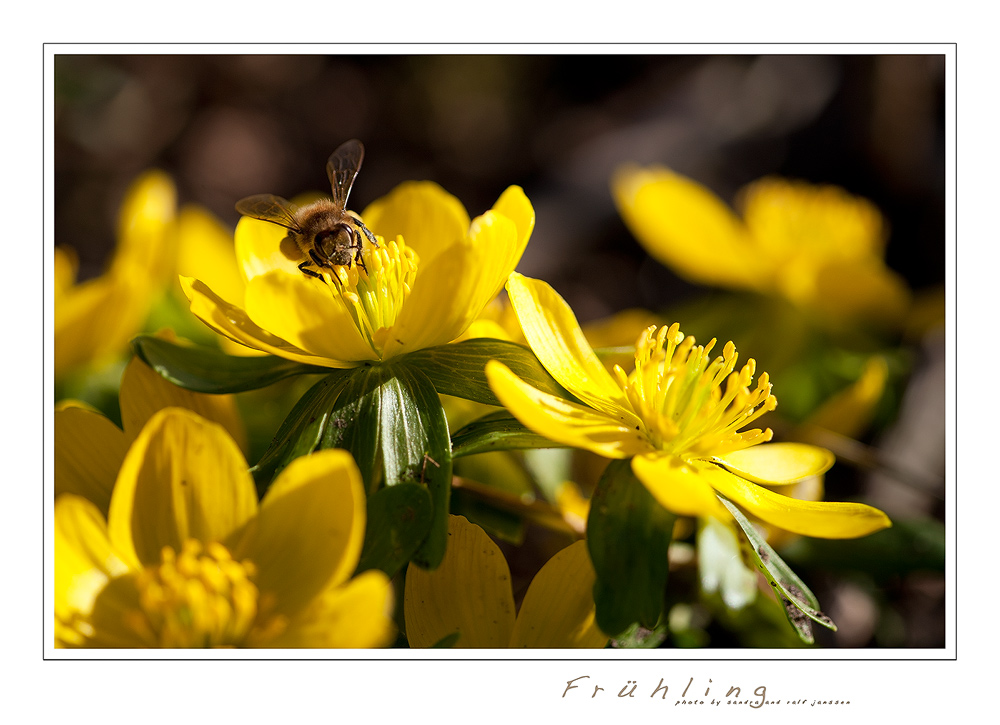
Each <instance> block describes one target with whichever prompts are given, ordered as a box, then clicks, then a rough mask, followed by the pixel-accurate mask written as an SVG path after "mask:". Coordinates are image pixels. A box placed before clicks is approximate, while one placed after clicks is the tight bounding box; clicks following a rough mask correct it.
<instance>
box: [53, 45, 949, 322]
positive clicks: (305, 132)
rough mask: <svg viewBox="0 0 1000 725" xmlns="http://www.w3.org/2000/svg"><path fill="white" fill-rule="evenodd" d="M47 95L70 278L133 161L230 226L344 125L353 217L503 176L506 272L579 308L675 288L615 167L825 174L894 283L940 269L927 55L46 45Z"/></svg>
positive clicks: (295, 183) (483, 200)
mask: <svg viewBox="0 0 1000 725" xmlns="http://www.w3.org/2000/svg"><path fill="white" fill-rule="evenodd" d="M55 93H56V97H55V121H56V122H55V151H56V154H55V158H56V176H55V194H56V197H55V201H56V204H55V214H56V216H55V220H56V226H55V232H56V242H57V244H65V245H71V246H73V247H75V248H76V249H77V250H78V251H79V253H80V257H81V274H82V276H85V277H86V276H91V275H94V274H97V273H98V272H99V271H100V269H101V265H102V262H103V260H104V258H105V255H106V254H107V253H108V251H109V249H110V245H111V244H112V242H113V228H114V226H113V224H114V214H115V210H116V208H117V206H118V204H119V202H120V200H121V197H122V195H123V192H124V190H125V188H126V186H127V184H128V183H129V181H130V180H131V179H133V178H134V177H135V176H136V174H138V173H139V172H141V171H142V170H144V169H147V168H149V167H158V168H161V169H164V170H165V171H167V172H169V173H170V174H172V175H173V176H174V178H175V179H176V181H177V183H178V186H179V190H180V197H181V201H182V202H184V201H192V202H197V203H199V204H202V205H204V206H206V207H207V208H208V209H210V210H211V211H213V212H214V213H215V214H217V215H218V216H219V217H220V218H221V219H222V220H223V221H225V222H227V223H230V224H235V222H236V220H237V218H238V216H237V214H236V212H235V210H234V209H233V204H234V202H235V201H236V200H237V199H239V198H241V197H243V196H246V195H249V194H255V193H261V192H269V193H275V194H279V195H282V196H293V195H295V194H297V193H300V192H302V191H306V190H319V191H324V190H328V189H327V188H326V187H327V186H328V184H327V181H326V177H325V173H324V166H325V163H326V159H327V157H328V156H329V154H330V153H331V152H332V151H333V149H334V148H336V147H337V146H338V145H339V144H340V143H341V142H343V141H345V140H346V139H348V138H351V137H357V138H360V139H361V140H362V141H363V142H364V143H365V146H366V148H367V155H366V159H365V163H364V169H363V171H362V172H361V174H360V175H359V177H358V180H357V182H356V185H355V188H354V192H353V194H352V197H351V207H352V208H353V209H355V210H360V209H362V208H363V207H364V206H365V205H366V204H368V203H369V202H371V201H372V200H374V199H376V198H378V197H379V196H382V195H383V194H385V193H387V192H388V191H389V190H391V189H392V188H393V187H394V186H395V185H396V184H398V183H399V182H401V181H403V180H406V179H432V180H434V181H437V182H438V183H440V184H441V185H443V186H444V187H445V188H446V189H448V190H449V191H450V192H451V193H453V194H455V195H456V196H458V198H459V199H461V200H462V202H463V203H464V204H465V205H466V207H467V208H468V210H469V212H470V214H471V215H472V216H475V215H476V214H479V213H481V212H482V211H485V210H486V209H488V208H489V207H490V205H491V204H492V203H493V201H495V200H496V198H497V197H498V196H499V195H500V193H501V192H502V191H503V190H504V189H505V188H506V187H507V186H508V185H509V184H519V185H521V186H522V187H523V188H524V189H525V191H526V192H527V194H528V197H529V198H530V199H531V200H532V202H533V204H534V205H535V209H536V211H537V226H536V231H535V234H534V236H533V241H532V244H530V245H529V247H528V250H527V252H526V254H525V257H524V259H523V261H522V263H521V266H520V268H519V269H520V271H522V272H524V273H526V274H529V275H532V276H539V277H543V278H545V279H546V280H548V281H550V282H551V283H552V284H553V285H554V286H555V287H556V289H558V290H560V292H561V293H562V294H563V295H564V296H566V297H567V299H568V301H569V302H570V303H571V305H572V306H573V307H574V309H575V310H576V311H577V313H578V315H579V316H580V317H581V318H582V319H584V320H586V319H591V318H594V317H598V316H600V315H603V314H607V313H609V312H613V311H615V310H617V309H620V308H622V307H627V306H635V305H642V306H646V307H651V308H657V307H659V306H661V305H663V304H664V303H666V302H669V301H671V299H672V298H673V297H674V296H676V295H679V294H683V293H684V291H685V286H684V285H683V284H682V283H679V281H677V280H676V279H674V278H673V277H672V275H670V274H669V273H668V272H667V271H666V270H663V269H662V268H661V267H660V266H659V265H658V264H656V263H655V262H652V261H651V260H648V259H647V257H646V255H645V254H644V253H643V252H642V250H641V249H640V248H639V246H638V245H637V244H636V243H635V242H634V241H633V240H632V238H631V236H630V235H629V234H628V232H627V231H626V229H625V227H624V225H623V224H622V223H621V221H620V220H619V218H618V215H617V213H616V212H615V209H614V207H613V205H612V200H611V195H610V193H609V191H608V180H609V177H610V174H611V172H612V170H613V169H614V168H615V167H616V166H617V165H618V164H620V163H622V162H626V161H635V162H638V163H640V164H648V163H662V164H666V165H668V166H670V167H672V168H674V169H675V170H676V171H679V172H681V173H684V174H687V175H689V176H692V177H694V178H695V179H697V180H699V181H701V182H702V183H704V184H706V185H708V186H709V187H711V188H712V189H714V190H715V191H716V192H717V193H719V194H720V195H721V196H722V198H723V199H725V200H727V201H728V200H731V199H732V196H733V194H734V192H735V191H736V190H737V189H738V188H739V187H740V186H742V185H743V184H745V183H746V182H748V181H751V180H753V179H756V178H759V177H761V176H763V175H765V174H771V173H776V174H781V175H785V176H789V177H795V178H801V179H805V180H807V181H812V182H822V183H835V184H839V185H841V186H844V187H845V188H847V189H848V190H849V191H851V192H853V193H856V194H860V195H862V196H866V197H868V198H870V199H871V200H873V201H874V202H875V203H876V204H877V205H878V206H879V207H880V208H881V209H882V211H883V212H884V213H885V214H886V215H887V217H888V219H889V222H890V225H891V239H890V242H889V246H888V261H889V264H890V266H892V267H893V268H894V269H896V270H897V271H899V272H900V273H902V274H903V275H904V276H905V277H906V278H907V279H908V280H909V282H910V284H911V286H913V287H915V288H920V287H925V286H927V285H931V284H934V283H941V282H942V281H943V278H944V247H943V244H942V239H943V234H944V57H943V56H918V55H896V56H863V55H845V56H789V55H772V56H648V55H636V56H583V55H575V56H497V55H474V56H443V55H426V56H312V55H280V56H268V55H255V56H222V55H215V56H199V55H172V56H164V55H145V56H136V55H122V56H107V55H101V56H96V55H95V56H56V62H55ZM609 280H613V281H609ZM637 290H638V292H639V295H640V297H639V298H638V299H637V298H636V291H637Z"/></svg>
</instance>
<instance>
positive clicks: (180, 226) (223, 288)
mask: <svg viewBox="0 0 1000 725" xmlns="http://www.w3.org/2000/svg"><path fill="white" fill-rule="evenodd" d="M177 240H178V250H177V272H178V273H179V274H181V275H183V276H185V277H194V278H196V279H200V280H201V281H202V282H204V283H205V284H206V285H208V286H209V287H211V288H212V289H213V290H215V292H216V294H218V295H219V296H220V297H221V298H222V299H224V300H226V301H227V302H231V303H233V304H235V305H242V304H243V294H244V288H245V283H244V278H243V276H242V275H241V274H240V266H239V265H238V264H237V262H236V249H235V247H234V244H233V233H232V231H231V230H230V229H228V228H227V227H225V226H224V225H223V224H222V222H220V221H219V220H218V219H216V218H215V217H214V216H212V215H211V214H210V213H209V212H208V211H207V210H205V209H202V208H201V207H196V206H188V207H185V208H184V209H182V210H181V213H180V216H179V217H178V219H177Z"/></svg>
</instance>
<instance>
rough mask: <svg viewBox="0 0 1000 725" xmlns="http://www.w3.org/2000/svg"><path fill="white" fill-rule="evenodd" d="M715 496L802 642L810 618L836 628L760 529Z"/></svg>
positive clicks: (808, 632)
mask: <svg viewBox="0 0 1000 725" xmlns="http://www.w3.org/2000/svg"><path fill="white" fill-rule="evenodd" d="M716 495H717V496H719V500H720V501H722V503H723V504H724V505H725V507H726V508H727V509H729V512H730V513H731V514H732V515H733V518H735V519H736V523H738V524H739V525H740V528H742V529H743V533H745V534H746V535H747V538H748V539H749V540H750V543H751V544H752V545H753V556H754V559H755V560H756V562H757V567H758V568H759V569H760V570H761V571H762V572H764V576H766V577H767V582H768V584H770V585H771V588H772V589H774V594H775V596H776V597H778V600H779V601H780V602H781V603H782V605H783V606H784V608H785V616H786V617H787V618H788V622H789V623H790V624H791V625H792V627H794V628H795V631H796V632H797V633H798V635H799V637H800V638H801V639H802V641H803V642H807V643H809V644H812V643H813V641H814V640H813V634H812V625H811V624H810V620H812V621H813V622H817V623H819V624H822V625H823V626H824V627H826V628H828V629H832V630H833V631H837V625H835V624H834V623H833V620H832V619H830V618H829V617H828V616H826V615H825V614H823V612H821V611H820V609H819V601H818V600H817V599H816V596H815V595H814V594H813V593H812V592H811V591H810V590H809V587H807V586H806V585H805V582H803V581H802V580H801V579H799V577H798V576H796V574H795V572H793V571H792V570H791V568H789V566H788V564H786V563H785V562H784V561H782V560H781V557H780V556H778V554H777V553H775V551H774V549H772V548H771V547H770V546H769V545H768V543H767V541H765V540H764V537H763V536H761V535H760V532H759V531H757V529H756V528H755V527H754V525H753V524H752V523H750V521H749V520H748V519H747V517H746V516H744V515H743V512H742V511H740V510H739V508H738V507H737V506H736V505H735V504H733V503H732V502H731V501H729V500H728V499H727V498H725V497H724V496H721V495H719V494H716Z"/></svg>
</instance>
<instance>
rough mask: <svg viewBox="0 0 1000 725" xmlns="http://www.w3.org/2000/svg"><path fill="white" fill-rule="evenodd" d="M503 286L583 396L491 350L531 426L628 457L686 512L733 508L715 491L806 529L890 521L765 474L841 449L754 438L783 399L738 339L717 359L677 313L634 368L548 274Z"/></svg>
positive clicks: (824, 459) (493, 377) (533, 340)
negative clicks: (520, 373) (515, 367)
mask: <svg viewBox="0 0 1000 725" xmlns="http://www.w3.org/2000/svg"><path fill="white" fill-rule="evenodd" d="M507 291H508V293H509V295H510V298H511V302H512V304H513V305H514V309H515V310H516V311H517V315H518V319H519V320H520V322H521V327H522V329H523V330H524V335H525V338H526V339H527V340H528V343H529V345H530V346H531V349H532V350H533V351H534V352H535V354H536V355H537V356H538V359H539V360H540V361H541V363H542V365H544V366H545V368H546V369H547V370H548V371H549V373H550V374H551V375H552V377H554V378H555V379H556V380H557V381H558V382H559V383H560V384H561V385H562V386H563V387H564V388H566V390H568V391H569V392H571V393H572V394H573V395H575V396H576V397H577V398H578V399H579V400H580V401H581V402H580V403H575V402H571V401H568V400H564V399H562V398H558V397H555V396H553V395H549V394H546V393H543V392H541V391H539V390H536V389H535V388H533V387H531V386H530V385H528V384H526V383H525V382H523V381H522V380H520V379H519V378H518V377H517V376H516V375H514V374H513V373H512V372H511V371H510V370H509V369H508V368H507V367H506V366H504V365H503V364H501V363H499V362H498V361H495V360H494V361H490V363H489V364H488V365H487V367H486V374H487V377H488V379H489V382H490V387H491V388H492V389H493V391H494V393H495V394H496V396H497V398H499V399H500V401H501V402H502V403H503V404H504V406H506V407H507V408H508V409H509V410H510V411H511V413H513V414H514V416H516V417H517V418H518V420H520V421H521V423H523V424H524V425H525V426H527V427H528V428H531V429H532V430H533V431H535V432H537V433H539V434H541V435H544V436H546V437H547V438H549V439H550V440H553V441H557V442H559V443H563V444H566V445H570V446H574V447H578V448H583V449H586V450H589V451H592V452H594V453H597V454H599V455H601V456H604V457H605V458H613V459H630V460H631V467H632V471H633V473H634V474H635V475H636V477H637V478H638V479H639V480H640V481H642V483H643V484H644V485H645V486H646V488H647V489H648V490H649V491H650V493H651V494H652V495H653V496H654V497H655V498H656V500H657V501H659V503H660V504H662V505H663V506H664V507H665V508H667V509H669V510H670V511H673V512H675V513H677V514H680V515H686V516H714V517H716V518H719V519H722V520H726V519H727V516H728V513H727V512H726V510H725V508H724V507H723V506H722V504H721V503H720V501H719V500H718V498H717V496H716V493H719V494H721V495H723V496H725V497H726V498H727V499H729V500H731V501H733V502H734V503H736V504H738V505H740V506H741V507H743V508H744V509H746V510H747V511H749V512H750V513H752V514H753V515H755V516H757V517H758V518H760V519H762V520H763V521H766V522H768V523H771V524H773V525H775V526H779V527H781V528H783V529H786V530H788V531H791V532H794V533H800V534H805V535H809V536H819V537H825V538H849V537H855V536H863V535H865V534H869V533H871V532H873V531H877V530H878V529H881V528H884V527H886V526H889V525H890V524H889V520H888V518H887V517H886V516H885V514H883V513H882V512H881V511H879V510H877V509H874V508H871V507H870V506H865V505H863V504H858V503H840V502H834V503H829V502H813V501H799V500H796V499H793V498H790V497H787V496H782V495H780V494H776V493H774V492H772V491H770V490H768V489H766V488H764V487H763V486H761V485H758V484H764V485H768V486H775V485H787V484H792V483H796V482H798V481H801V480H803V479H805V478H808V477H809V476H815V475H818V474H820V473H823V472H824V471H825V470H827V469H828V468H829V467H830V466H831V465H832V464H833V455H832V454H831V453H830V452H829V451H826V450H824V449H822V448H817V447H815V446H810V445H805V444H799V443H770V444H767V445H758V444H763V443H766V442H767V441H769V440H770V439H771V431H770V430H769V429H768V430H760V429H758V428H754V429H751V430H745V431H742V432H740V429H742V428H745V427H746V426H747V425H749V424H751V423H752V422H753V421H755V420H756V419H757V418H759V417H760V416H761V415H763V414H764V413H766V412H768V411H770V410H773V409H774V407H775V406H776V404H777V401H776V400H775V398H774V396H773V395H771V384H770V382H769V380H768V377H767V374H766V373H763V374H761V375H760V377H759V378H758V381H757V385H756V387H755V388H754V389H752V390H751V388H750V385H751V383H752V380H753V376H754V372H755V369H754V368H755V366H754V361H753V360H749V361H748V362H747V363H746V364H745V365H744V366H743V367H742V368H741V369H739V370H737V368H736V362H737V355H736V350H735V347H734V346H733V344H732V343H728V344H727V345H726V346H725V347H724V348H723V352H722V355H721V356H718V357H716V358H714V359H712V357H711V356H710V354H709V353H710V351H711V349H712V347H713V345H714V343H715V341H714V340H713V341H712V342H711V343H709V345H708V346H705V347H702V346H700V345H696V344H695V340H694V339H693V338H691V337H687V338H685V336H684V335H682V334H681V332H680V330H679V328H678V325H676V324H674V325H671V326H670V327H662V328H660V329H659V331H656V328H655V327H650V328H649V329H648V330H646V331H645V333H644V334H643V335H642V336H641V337H640V338H639V341H638V342H637V344H636V350H635V370H633V371H632V372H631V373H629V374H626V373H625V371H624V370H623V369H622V368H621V367H617V368H616V369H615V371H614V374H611V373H609V372H608V371H607V370H606V369H605V367H604V366H603V365H602V364H601V362H600V360H598V358H597V356H596V355H595V354H594V351H593V350H592V349H591V348H590V346H589V345H588V344H587V342H586V339H585V338H584V335H583V332H582V331H581V329H580V326H579V324H578V323H577V320H576V317H575V316H574V315H573V311H572V310H571V309H570V308H569V306H568V305H567V304H566V302H565V301H564V300H563V299H562V298H561V297H560V296H559V295H558V294H557V293H556V292H555V291H554V290H553V289H552V288H551V287H550V286H549V285H548V284H546V283H544V282H541V281H539V280H532V279H528V278H525V277H522V276H521V275H519V274H516V273H515V274H512V275H511V277H510V280H509V281H508V283H507Z"/></svg>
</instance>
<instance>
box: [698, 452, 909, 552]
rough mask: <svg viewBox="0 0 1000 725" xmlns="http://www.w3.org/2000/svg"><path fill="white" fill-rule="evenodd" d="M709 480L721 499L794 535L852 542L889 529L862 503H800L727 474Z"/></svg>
mask: <svg viewBox="0 0 1000 725" xmlns="http://www.w3.org/2000/svg"><path fill="white" fill-rule="evenodd" d="M718 471H719V473H720V474H721V475H716V476H715V477H713V479H712V486H713V488H715V489H716V490H717V491H718V492H719V493H721V494H722V495H723V496H725V497H726V498H728V499H729V500H731V501H732V502H733V503H735V504H738V505H739V506H740V507H741V508H744V509H746V510H747V511H749V512H750V513H751V514H753V515H754V516H756V517H757V518H759V519H761V520H762V521H765V522H767V523H769V524H773V525H775V526H778V527H780V528H782V529H785V530H787V531H791V532H792V533H795V534H802V535H804V536H816V537H820V538H824V539H853V538H856V537H858V536H866V535H868V534H871V533H873V532H875V531H878V530H880V529H884V528H886V527H888V526H891V525H892V522H891V521H889V517H888V516H886V515H885V514H884V513H882V512H881V511H879V510H878V509H876V508H872V507H871V506H866V505H865V504H861V503H846V502H839V501H799V500H798V499H794V498H791V497H789V496H782V495H780V494H777V493H774V492H772V491H768V490H767V489H766V488H763V487H761V486H758V485H756V484H754V483H751V482H749V481H744V480H743V479H742V478H740V477H738V476H734V475H733V474H731V473H728V472H727V471H724V470H722V469H721V468H720V469H718Z"/></svg>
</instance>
